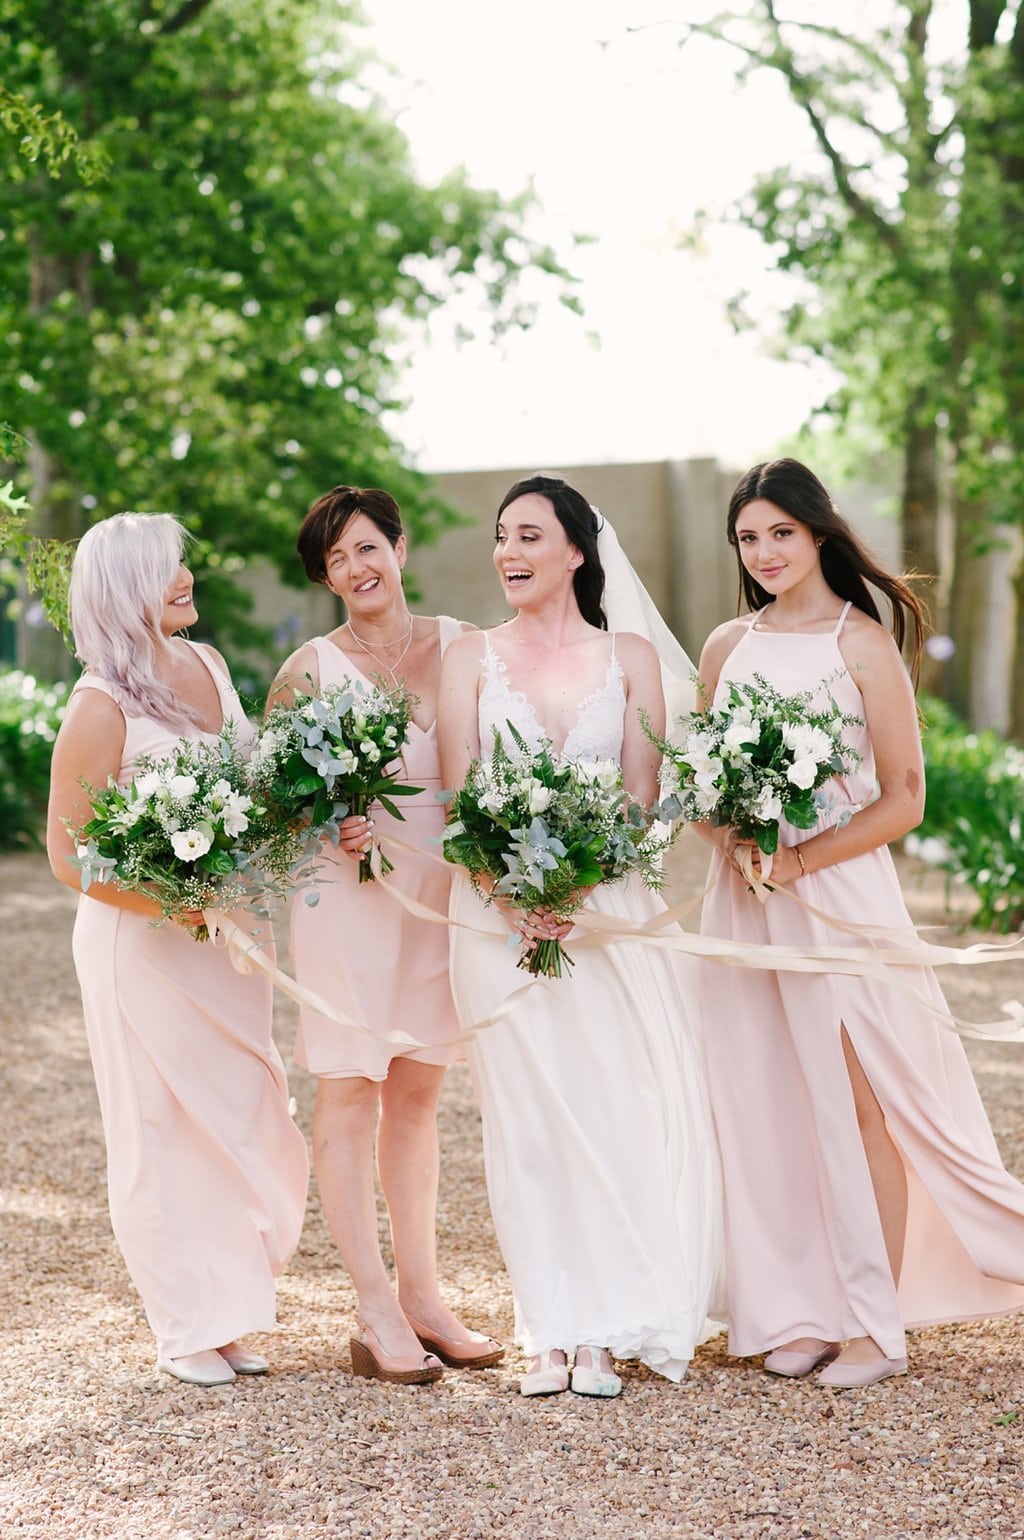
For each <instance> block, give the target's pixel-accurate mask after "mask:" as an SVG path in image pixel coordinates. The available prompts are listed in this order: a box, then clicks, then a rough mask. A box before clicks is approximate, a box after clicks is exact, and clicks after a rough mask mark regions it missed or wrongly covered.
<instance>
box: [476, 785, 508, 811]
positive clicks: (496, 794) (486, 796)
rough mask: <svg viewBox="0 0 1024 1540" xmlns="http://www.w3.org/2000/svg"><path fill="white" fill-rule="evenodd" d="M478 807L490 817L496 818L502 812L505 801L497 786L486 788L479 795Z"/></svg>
mask: <svg viewBox="0 0 1024 1540" xmlns="http://www.w3.org/2000/svg"><path fill="white" fill-rule="evenodd" d="M480 806H481V807H482V808H483V810H484V812H485V813H490V814H491V816H492V817H497V815H498V814H499V813H500V812H501V811H502V810H503V808H504V806H505V799H504V798H503V796H502V794H501V791H500V790H499V788H498V787H497V786H488V787H486V788H485V790H484V791H482V792H481V793H480Z"/></svg>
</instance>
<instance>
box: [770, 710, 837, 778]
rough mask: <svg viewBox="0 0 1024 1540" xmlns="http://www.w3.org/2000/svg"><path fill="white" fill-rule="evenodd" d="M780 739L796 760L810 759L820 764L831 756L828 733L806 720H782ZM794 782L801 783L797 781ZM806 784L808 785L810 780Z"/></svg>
mask: <svg viewBox="0 0 1024 1540" xmlns="http://www.w3.org/2000/svg"><path fill="white" fill-rule="evenodd" d="M782 741H783V743H784V744H785V745H786V747H787V749H790V750H792V753H793V758H794V759H796V760H801V759H812V760H813V761H814V763H815V764H816V765H820V764H824V762H825V761H826V760H828V759H831V758H832V754H833V745H832V740H831V738H830V737H829V735H828V733H824V732H822V730H821V728H820V727H811V726H810V725H809V724H808V723H806V722H784V723H783V724H782ZM795 784H797V785H800V784H802V783H801V782H799V781H798V782H796V783H795ZM807 784H808V785H809V784H810V782H808V783H807Z"/></svg>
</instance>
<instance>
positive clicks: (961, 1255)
mask: <svg viewBox="0 0 1024 1540" xmlns="http://www.w3.org/2000/svg"><path fill="white" fill-rule="evenodd" d="M849 608H850V606H849V605H847V606H846V608H845V609H844V611H843V613H842V615H841V617H840V620H839V623H838V625H837V626H836V629H835V631H834V632H832V633H831V634H828V635H825V636H821V635H817V636H808V635H803V634H801V633H798V632H788V633H787V632H775V631H759V630H757V629H756V620H757V616H754V617H753V618H752V620H751V624H750V626H749V627H748V629H747V631H746V632H745V634H744V635H743V637H742V638H741V640H740V641H739V642H738V643H737V645H736V647H735V648H734V649H733V651H732V653H731V654H730V655H729V657H728V659H727V660H726V663H725V666H724V668H723V670H722V676H721V679H720V680H719V684H718V690H717V692H716V697H715V701H716V704H720V703H721V701H722V699H723V697H724V695H725V693H726V691H727V688H728V685H729V683H730V682H731V681H736V682H737V683H750V682H751V681H752V680H753V676H754V675H755V674H759V675H761V676H763V677H764V678H765V679H767V680H768V681H769V682H770V683H771V684H773V685H775V687H776V688H777V689H779V690H782V691H784V692H786V693H787V694H793V693H797V692H799V691H802V690H808V689H815V688H816V687H817V686H819V685H820V684H822V683H823V681H825V680H826V679H828V680H829V685H828V689H829V691H830V692H831V694H832V695H833V696H834V698H835V699H836V701H837V702H838V703H839V705H840V707H841V709H842V710H843V711H846V712H851V713H853V714H855V715H857V716H859V717H861V718H863V716H864V703H863V700H862V697H861V694H860V691H859V690H858V688H857V685H856V682H855V679H854V677H853V676H852V675H851V674H850V673H848V672H847V671H846V665H845V663H844V661H843V657H842V654H841V652H840V650H839V636H840V632H841V630H842V627H843V623H844V621H845V619H846V615H847V613H848V611H849ZM846 738H847V741H848V742H849V743H850V744H851V746H852V747H854V748H855V749H857V750H858V751H859V752H860V754H861V756H862V760H861V763H860V765H859V766H858V768H857V769H856V770H855V771H854V772H853V773H852V774H851V775H849V776H844V777H837V778H835V779H834V780H833V781H832V782H830V783H829V785H828V787H827V788H826V790H827V792H828V794H829V797H830V800H831V807H830V809H829V810H828V811H827V812H826V813H825V814H824V816H823V817H822V820H821V822H820V823H819V824H818V826H817V828H816V829H813V830H806V829H795V828H792V827H791V826H789V825H788V824H786V823H783V824H782V827H781V834H780V840H781V843H782V844H783V845H796V844H800V843H801V842H802V841H804V840H807V839H810V838H811V837H812V836H813V835H814V834H816V833H818V832H820V830H822V829H827V828H829V827H831V826H834V825H835V824H836V822H837V821H838V819H839V818H840V816H841V815H842V813H843V812H844V811H848V810H853V816H854V817H856V810H857V809H858V808H860V807H862V806H864V805H866V804H867V803H868V802H870V801H871V800H872V799H873V798H874V796H875V795H876V779H875V766H874V756H873V753H872V748H871V740H870V738H869V736H868V733H867V729H866V728H865V727H856V728H849V729H847V733H846ZM711 877H712V879H714V887H713V888H712V890H711V892H710V893H709V894H708V896H707V898H706V899H705V901H704V912H703V921H702V930H703V932H704V933H705V934H706V935H710V936H719V937H726V938H731V939H734V940H741V941H752V942H758V943H760V944H765V943H769V944H770V943H775V944H780V945H784V946H816V945H830V946H842V947H851V946H856V945H858V944H860V945H863V946H864V947H865V948H869V947H870V943H869V942H868V941H866V940H860V941H858V938H857V937H855V936H853V935H850V934H849V933H847V932H845V931H838V930H835V929H832V928H830V927H829V926H828V925H826V924H825V923H824V922H823V921H821V920H818V919H815V917H814V916H813V915H811V914H809V913H808V912H807V911H806V910H805V909H802V908H801V907H800V906H799V905H797V904H795V903H793V902H791V901H790V900H789V899H787V898H786V896H785V895H784V894H781V893H780V894H776V895H773V896H772V897H770V898H769V899H768V901H767V903H765V904H764V905H762V904H761V903H760V902H758V900H757V899H756V898H754V897H753V896H752V895H751V894H750V893H749V891H748V889H747V885H746V884H745V883H744V882H743V880H742V878H740V877H739V875H738V874H737V873H736V872H735V869H734V868H733V867H732V866H731V864H729V863H727V862H725V861H724V860H723V858H722V857H721V856H720V855H719V853H718V852H717V851H716V852H715V853H714V855H713V856H712V865H711ZM794 892H795V893H796V894H797V895H798V896H799V897H800V898H801V899H803V900H805V901H806V902H807V903H808V904H810V905H812V906H813V907H814V908H816V909H818V910H820V911H821V912H822V913H824V914H826V915H834V916H835V917H836V918H837V919H840V920H842V921H844V922H851V921H852V922H854V923H860V924H869V923H870V924H873V925H881V926H888V927H892V928H894V929H897V930H909V929H910V928H911V926H912V921H911V919H910V915H909V914H908V912H907V908H906V905H905V904H904V902H903V896H902V893H901V892H900V886H899V881H898V879H897V876H896V870H895V867H894V866H893V861H892V857H891V855H890V853H889V850H888V848H887V847H884V846H883V847H882V848H880V849H877V850H871V851H868V852H866V853H865V854H864V855H860V856H855V857H853V858H851V859H850V860H848V861H843V862H840V863H838V864H837V865H835V866H828V867H825V868H824V869H823V870H821V871H817V872H812V873H808V875H807V876H806V877H802V878H801V879H800V881H799V882H798V883H797V884H796V885H795V887H794ZM702 966H703V975H704V977H703V991H704V1016H705V1023H706V1044H707V1052H708V1063H709V1069H710V1074H711V1098H712V1106H713V1108H714V1113H715V1122H716V1125H717V1128H718V1134H719V1141H720V1146H721V1151H722V1164H723V1171H724V1177H725V1207H726V1247H727V1250H726V1275H727V1278H728V1286H729V1317H730V1334H729V1343H730V1350H731V1351H732V1352H733V1353H737V1354H741V1355H742V1354H751V1353H763V1352H767V1351H768V1350H770V1349H772V1348H775V1347H778V1346H780V1345H781V1344H783V1343H787V1342H791V1341H793V1340H794V1339H795V1338H797V1337H818V1338H820V1339H821V1340H823V1341H826V1342H831V1341H842V1340H844V1339H846V1338H849V1337H860V1336H870V1337H873V1338H874V1340H875V1342H876V1343H877V1344H878V1345H879V1347H880V1348H881V1349H882V1351H883V1353H885V1355H886V1356H887V1357H889V1358H902V1357H903V1356H904V1353H905V1351H906V1349H905V1343H904V1329H905V1328H906V1327H910V1326H924V1325H929V1324H932V1323H936V1322H943V1321H954V1320H965V1319H971V1318H974V1317H979V1316H987V1315H997V1314H1001V1313H1004V1312H1007V1311H1013V1310H1020V1309H1022V1308H1024V1187H1022V1186H1021V1184H1020V1183H1019V1182H1017V1181H1016V1180H1015V1179H1014V1178H1013V1177H1012V1176H1010V1174H1009V1173H1008V1172H1007V1171H1006V1170H1005V1169H1004V1167H1003V1165H1002V1162H1001V1161H1000V1158H999V1154H998V1151H997V1149H996V1144H995V1140H994V1138H993V1136H992V1132H991V1129H990V1128H989V1124H988V1119H987V1117H986V1114H985V1110H984V1108H983V1106H982V1103H981V1098H980V1096H979V1095H978V1091H977V1088H976V1086H975V1084H974V1079H973V1076H972V1075H971V1071H970V1067H969V1065H968V1063H967V1058H966V1055H965V1053H964V1050H963V1046H962V1044H961V1042H960V1040H959V1038H958V1037H957V1036H956V1035H955V1034H954V1033H953V1032H952V1031H950V1030H948V1029H946V1028H944V1027H943V1026H942V1025H941V1024H940V1023H939V1022H938V1021H937V1020H936V1018H935V1017H934V1016H933V1015H931V1014H930V1012H929V1011H928V1009H927V1008H926V1007H925V1005H923V1004H922V1003H920V1002H919V1001H918V1000H917V999H915V998H914V997H913V995H911V994H909V993H907V990H908V988H909V989H914V990H917V991H918V992H919V993H920V995H922V996H923V997H924V999H925V1000H927V1001H929V1002H931V1003H932V1004H933V1005H936V1006H938V1007H940V1008H944V1001H943V997H942V994H941V992H940V990H939V987H938V984H937V983H936V980H935V977H934V975H933V974H932V973H931V972H929V971H926V970H924V969H921V970H916V969H909V968H898V969H893V983H892V984H889V983H888V982H886V981H885V980H879V979H877V978H870V979H869V978H853V977H846V976H843V975H840V974H817V975H813V974H798V973H770V972H765V973H761V972H756V971H753V970H747V969H742V968H728V967H723V966H721V965H717V964H711V963H705V964H703V965H702ZM844 1026H845V1028H846V1031H847V1034H848V1036H849V1039H850V1042H851V1044H852V1046H853V1049H854V1051H855V1053H856V1055H857V1058H858V1060H859V1062H860V1064H861V1066H862V1068H863V1070H864V1073H865V1075H866V1076H867V1079H868V1081H869V1082H870V1085H871V1088H872V1090H873V1091H874V1094H875V1096H876V1097H877V1099H878V1102H879V1105H880V1106H881V1109H882V1111H883V1113H884V1115H885V1120H886V1124H887V1126H888V1129H889V1133H890V1135H891V1137H892V1139H893V1141H894V1143H895V1144H896V1146H897V1148H898V1149H899V1151H900V1154H901V1155H902V1157H903V1161H904V1165H905V1167H906V1172H907V1179H908V1188H909V1212H908V1218H907V1232H906V1242H905V1252H904V1260H903V1267H902V1272H901V1276H900V1280H899V1284H898V1286H897V1285H896V1284H895V1283H894V1282H893V1278H892V1274H891V1271H890V1268H889V1264H888V1259H887V1256H886V1248H885V1243H884V1239H883V1235H882V1228H881V1223H880V1221H879V1215H878V1208H877V1204H876V1201H875V1196H874V1190H873V1188H872V1184H871V1174H870V1171H869V1169H868V1163H867V1159H866V1156H865V1153H864V1146H863V1143H862V1140H861V1136H860V1131H859V1129H858V1125H857V1116H856V1112H855V1108H854V1101H853V1094H852V1091H851V1087H850V1078H849V1073H848V1071H847V1068H846V1063H845V1060H844V1057H843V1049H842V1041H841V1028H842V1027H844Z"/></svg>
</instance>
